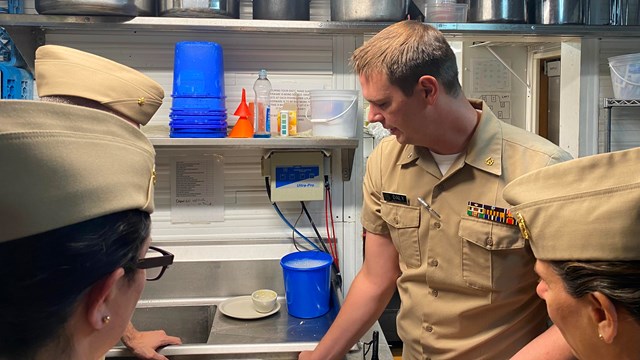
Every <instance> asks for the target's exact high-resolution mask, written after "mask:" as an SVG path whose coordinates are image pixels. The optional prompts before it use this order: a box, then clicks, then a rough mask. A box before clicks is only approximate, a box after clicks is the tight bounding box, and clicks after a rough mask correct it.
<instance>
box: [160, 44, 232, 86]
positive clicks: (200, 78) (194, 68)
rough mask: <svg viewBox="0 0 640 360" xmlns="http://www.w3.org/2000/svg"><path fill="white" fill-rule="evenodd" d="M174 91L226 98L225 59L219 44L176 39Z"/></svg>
mask: <svg viewBox="0 0 640 360" xmlns="http://www.w3.org/2000/svg"><path fill="white" fill-rule="evenodd" d="M172 95H173V96H214V97H221V98H224V62H223V58H222V46H220V44H217V43H214V42H207V41H180V42H177V43H176V47H175V55H174V63H173V93H172Z"/></svg>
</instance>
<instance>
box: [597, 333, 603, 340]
mask: <svg viewBox="0 0 640 360" xmlns="http://www.w3.org/2000/svg"><path fill="white" fill-rule="evenodd" d="M598 339H600V340H602V341H604V336H602V334H600V333H599V334H598Z"/></svg>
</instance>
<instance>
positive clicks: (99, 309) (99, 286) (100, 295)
mask: <svg viewBox="0 0 640 360" xmlns="http://www.w3.org/2000/svg"><path fill="white" fill-rule="evenodd" d="M123 276H124V269H123V268H117V269H116V270H114V271H113V272H112V273H110V274H109V275H107V276H105V277H103V278H102V279H100V280H99V281H97V282H96V283H95V284H94V285H93V286H92V287H91V289H89V292H88V293H87V296H86V306H87V307H86V308H87V320H88V322H89V323H90V324H91V326H92V327H93V328H94V329H96V330H98V329H102V328H103V327H104V326H105V325H106V324H108V323H109V320H110V319H111V315H112V312H111V310H110V309H109V303H110V300H111V299H112V298H113V297H114V296H115V294H116V292H117V289H116V284H117V283H118V280H120V279H121V278H122V277H123Z"/></svg>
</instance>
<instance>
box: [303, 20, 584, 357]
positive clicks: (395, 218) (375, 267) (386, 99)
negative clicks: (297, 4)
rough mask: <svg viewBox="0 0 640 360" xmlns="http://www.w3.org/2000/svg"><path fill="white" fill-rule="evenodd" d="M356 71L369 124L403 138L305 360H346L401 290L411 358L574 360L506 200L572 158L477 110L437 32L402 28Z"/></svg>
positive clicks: (386, 148)
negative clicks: (336, 308) (339, 297)
mask: <svg viewBox="0 0 640 360" xmlns="http://www.w3.org/2000/svg"><path fill="white" fill-rule="evenodd" d="M352 62H353V64H354V68H355V71H356V73H358V75H359V79H360V84H361V86H362V93H363V96H364V98H365V99H366V100H367V101H368V102H369V106H370V108H369V109H370V110H369V114H368V120H369V121H370V122H379V123H381V124H382V125H383V126H384V127H385V128H387V129H389V130H390V132H391V134H392V135H394V136H392V137H389V138H386V139H384V140H382V141H381V142H380V144H379V145H378V146H377V147H376V148H375V149H374V151H373V153H372V154H371V155H370V156H369V159H368V162H367V169H366V174H365V177H364V185H363V197H364V204H363V208H362V218H361V220H362V225H363V226H364V228H365V229H366V231H367V234H366V242H365V256H364V264H363V265H362V269H361V270H360V271H359V273H358V275H357V276H356V279H355V280H354V282H353V284H352V285H351V288H350V290H349V293H348V294H347V297H346V299H345V302H344V304H343V306H342V308H341V310H340V313H339V315H338V317H337V319H336V321H335V322H334V324H333V325H332V327H331V329H330V330H329V332H328V333H327V334H326V335H325V337H324V338H323V339H322V341H321V342H320V344H319V345H318V346H317V347H316V349H315V350H314V352H310V353H307V352H304V353H302V354H301V355H300V359H305V360H306V359H322V360H327V359H339V358H340V357H341V356H343V354H344V353H345V352H346V351H347V349H348V348H349V347H350V346H351V345H352V344H353V343H354V342H355V341H356V340H357V339H358V338H359V337H360V336H361V335H362V333H363V332H364V331H365V330H366V329H368V328H369V327H370V326H371V325H372V324H373V322H374V321H376V319H378V317H379V316H380V314H381V313H382V311H383V310H384V308H385V306H386V305H387V303H388V301H389V299H390V298H391V296H392V295H393V293H394V290H395V289H396V287H397V289H398V292H399V294H400V299H401V303H402V304H401V308H400V311H399V314H398V318H397V325H398V335H399V336H400V338H401V339H402V341H403V354H402V356H403V359H405V360H414V359H471V360H477V359H492V360H495V359H508V358H510V357H512V356H514V355H516V353H518V354H517V355H516V356H519V357H520V358H521V359H525V358H527V356H529V357H530V358H538V359H539V358H544V359H554V358H565V357H568V358H570V355H571V354H570V351H569V347H568V346H567V344H566V343H564V341H563V339H562V337H561V336H560V333H559V332H558V331H557V329H556V328H550V329H549V330H547V314H546V312H545V308H544V304H543V302H542V301H541V300H540V299H539V298H538V297H537V296H536V293H535V287H536V280H537V277H536V275H535V273H534V271H533V264H534V261H535V259H534V257H533V255H532V254H531V251H530V249H529V248H528V246H527V244H526V243H525V241H524V239H523V238H522V237H521V236H520V232H519V230H518V227H517V226H516V225H515V220H514V219H513V217H511V216H510V213H509V212H508V210H507V206H508V204H507V203H506V202H505V201H504V200H503V199H502V189H503V188H504V186H505V185H506V184H507V183H508V182H510V181H512V180H513V179H515V178H517V177H518V176H521V175H523V174H526V173H528V172H531V171H533V170H536V169H539V168H542V167H545V166H549V165H552V164H554V163H558V162H562V161H565V160H568V159H570V155H569V154H568V153H567V152H565V151H563V150H562V149H560V148H559V147H557V146H555V145H554V144H552V143H550V142H549V141H547V140H545V139H543V138H541V137H539V136H537V135H535V134H532V133H529V132H527V131H524V130H522V129H519V128H516V127H514V126H511V125H509V124H505V123H503V122H501V121H500V120H498V119H497V118H496V116H495V115H494V114H493V113H492V112H491V110H490V109H489V108H488V106H487V105H486V104H484V103H483V102H480V101H473V100H468V99H466V98H465V96H464V94H463V93H462V89H461V86H460V84H459V82H458V69H457V65H456V59H455V54H454V53H453V51H452V49H451V47H450V46H449V44H448V43H447V41H446V39H445V38H444V36H443V35H442V34H441V33H440V32H438V31H437V30H436V29H435V28H433V27H431V26H429V25H426V24H422V23H419V22H415V21H403V22H400V23H397V24H394V25H391V26H389V27H388V28H386V29H384V30H382V31H381V32H379V33H378V34H376V35H375V36H374V37H373V38H371V39H370V40H369V41H367V42H366V43H365V44H364V45H363V46H362V47H360V48H359V49H357V50H356V51H355V52H354V54H353V57H352ZM534 339H537V340H536V342H535V343H531V345H529V346H528V347H527V348H526V349H525V350H524V351H521V349H523V348H524V347H525V346H527V345H528V344H529V343H530V342H531V341H532V340H534ZM542 351H548V355H547V354H546V353H542Z"/></svg>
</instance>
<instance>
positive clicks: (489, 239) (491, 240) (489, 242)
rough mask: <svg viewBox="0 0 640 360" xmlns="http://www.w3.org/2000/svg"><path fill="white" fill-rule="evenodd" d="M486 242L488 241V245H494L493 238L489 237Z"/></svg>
mask: <svg viewBox="0 0 640 360" xmlns="http://www.w3.org/2000/svg"><path fill="white" fill-rule="evenodd" d="M486 243H487V246H493V239H492V238H488V239H487V242H486Z"/></svg>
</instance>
